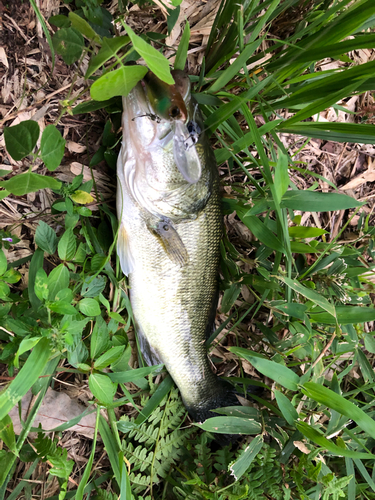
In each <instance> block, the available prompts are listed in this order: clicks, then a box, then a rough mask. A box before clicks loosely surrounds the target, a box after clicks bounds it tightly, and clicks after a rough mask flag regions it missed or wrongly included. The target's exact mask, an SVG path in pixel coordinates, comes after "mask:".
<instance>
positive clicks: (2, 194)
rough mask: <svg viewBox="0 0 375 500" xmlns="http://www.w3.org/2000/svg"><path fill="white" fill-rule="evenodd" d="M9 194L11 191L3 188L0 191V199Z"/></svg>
mask: <svg viewBox="0 0 375 500" xmlns="http://www.w3.org/2000/svg"><path fill="white" fill-rule="evenodd" d="M9 195H10V192H9V191H7V190H6V189H2V190H1V191H0V201H1V200H3V199H4V198H6V197H7V196H9Z"/></svg>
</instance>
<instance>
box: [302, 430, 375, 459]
mask: <svg viewBox="0 0 375 500" xmlns="http://www.w3.org/2000/svg"><path fill="white" fill-rule="evenodd" d="M296 427H297V429H298V430H299V431H300V432H302V434H303V435H304V436H306V437H307V438H308V439H310V440H311V441H313V442H314V443H316V444H317V445H319V446H321V447H322V448H324V449H326V450H328V451H329V452H331V453H333V454H334V455H338V456H342V457H349V458H357V459H358V458H362V459H374V458H375V455H372V454H371V453H361V452H358V451H351V450H348V449H347V448H341V446H337V444H334V443H333V442H332V441H331V440H330V439H327V438H326V437H324V436H323V434H322V433H321V432H319V431H317V430H316V429H314V428H313V427H311V426H310V425H309V424H307V423H306V422H298V423H297V424H296Z"/></svg>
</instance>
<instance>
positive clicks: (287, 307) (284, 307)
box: [273, 302, 307, 321]
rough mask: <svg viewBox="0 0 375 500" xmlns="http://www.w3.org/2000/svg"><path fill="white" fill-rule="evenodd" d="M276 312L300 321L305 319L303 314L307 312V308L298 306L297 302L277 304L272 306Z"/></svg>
mask: <svg viewBox="0 0 375 500" xmlns="http://www.w3.org/2000/svg"><path fill="white" fill-rule="evenodd" d="M273 307H274V308H275V309H277V310H278V311H282V312H284V313H285V314H288V315H289V316H292V317H293V318H298V319H300V320H302V321H304V320H305V319H306V316H305V313H306V311H307V306H305V305H304V304H299V303H297V302H284V303H283V304H277V305H274V306H273Z"/></svg>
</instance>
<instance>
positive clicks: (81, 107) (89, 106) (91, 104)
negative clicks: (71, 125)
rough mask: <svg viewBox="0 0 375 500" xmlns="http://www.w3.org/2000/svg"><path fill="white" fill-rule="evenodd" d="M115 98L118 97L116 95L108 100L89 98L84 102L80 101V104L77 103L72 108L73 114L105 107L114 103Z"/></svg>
mask: <svg viewBox="0 0 375 500" xmlns="http://www.w3.org/2000/svg"><path fill="white" fill-rule="evenodd" d="M117 100H118V99H117V98H116V97H113V98H112V99H109V100H108V101H92V100H90V101H86V102H81V104H77V106H75V107H74V108H73V115H79V114H81V113H92V112H93V111H97V110H98V109H103V108H106V107H107V106H111V105H112V104H115V103H116V101H117Z"/></svg>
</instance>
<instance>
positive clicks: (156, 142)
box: [118, 70, 215, 219]
mask: <svg viewBox="0 0 375 500" xmlns="http://www.w3.org/2000/svg"><path fill="white" fill-rule="evenodd" d="M172 76H173V78H174V84H173V85H169V84H166V83H165V82H163V81H162V80H160V79H159V78H158V77H157V76H156V75H155V74H153V73H152V72H148V73H147V74H146V75H145V77H144V79H143V80H142V81H141V82H139V83H138V84H137V85H136V86H135V87H134V88H133V89H132V91H131V92H130V93H129V94H128V95H127V96H126V97H124V98H123V107H124V112H123V120H122V125H123V141H122V149H121V153H120V156H119V160H118V167H119V168H118V172H119V179H121V177H122V179H123V180H122V181H121V182H125V183H126V185H127V186H128V191H129V192H130V193H131V194H132V195H133V198H135V199H136V200H137V201H138V203H139V205H141V206H143V207H145V208H146V209H147V210H148V211H149V212H152V213H158V214H163V215H166V216H168V217H172V218H174V219H175V218H186V214H187V213H188V212H189V211H194V212H196V211H198V210H200V208H201V207H202V206H204V204H205V202H206V201H207V199H208V197H209V194H210V189H211V183H212V175H213V174H212V170H213V169H214V167H215V162H214V160H213V159H212V153H211V152H210V148H209V144H208V141H207V139H205V140H204V133H203V120H202V117H201V115H200V112H199V110H198V106H197V104H196V103H195V102H194V100H193V99H192V97H191V86H190V79H189V77H188V75H186V74H185V73H184V72H182V71H178V70H174V71H172ZM121 172H122V173H123V175H122V174H121ZM186 192H187V193H188V198H189V200H190V201H189V203H188V204H186V202H185V201H184V199H183V198H182V197H181V195H184V193H186ZM185 200H186V197H185ZM183 203H185V205H186V206H184V207H183V208H182V204H183Z"/></svg>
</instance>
